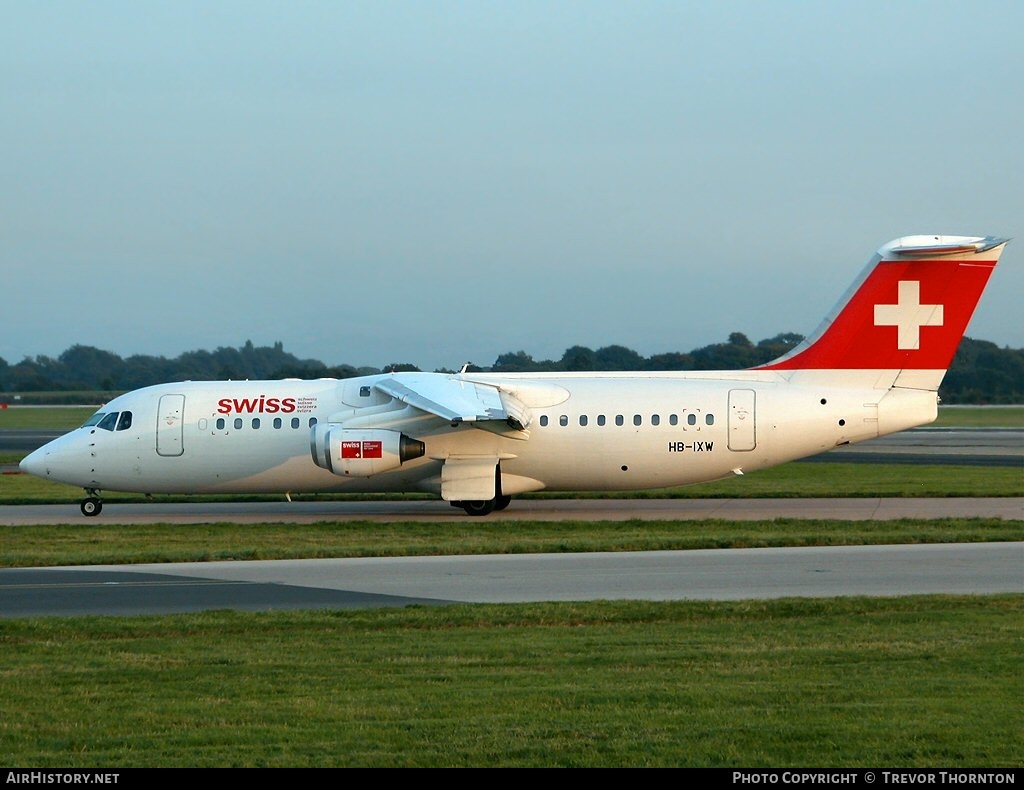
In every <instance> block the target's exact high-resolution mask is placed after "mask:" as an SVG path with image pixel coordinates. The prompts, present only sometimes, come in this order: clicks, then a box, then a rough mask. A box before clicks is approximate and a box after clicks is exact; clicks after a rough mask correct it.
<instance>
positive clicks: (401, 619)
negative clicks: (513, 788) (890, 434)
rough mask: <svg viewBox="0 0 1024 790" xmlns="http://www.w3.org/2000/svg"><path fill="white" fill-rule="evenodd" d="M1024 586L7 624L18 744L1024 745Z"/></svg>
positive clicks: (323, 749)
mask: <svg viewBox="0 0 1024 790" xmlns="http://www.w3.org/2000/svg"><path fill="white" fill-rule="evenodd" d="M1022 641H1024V596H984V597H969V596H963V597H945V596H927V597H910V598H896V599H856V598H851V599H833V600H828V599H826V600H778V601H768V602H764V601H759V602H720V603H694V602H652V603H648V602H603V603H551V604H522V605H480V606H450V607H427V608H421V607H409V608H404V609H370V610H362V611H318V612H275V613H256V614H254V613H238V612H223V611H218V612H209V613H205V614H193V615H178V616H171V617H132V618H80V619H63V618H52V619H50V618H48V619H25V620H5V621H0V644H3V646H4V648H5V651H4V653H5V659H4V668H3V672H0V698H2V699H3V700H4V716H3V717H2V719H0V762H3V763H4V764H5V765H14V766H19V767H23V768H35V767H53V766H61V767H66V768H83V767H97V766H99V767H104V768H108V769H109V768H116V767H125V768H127V767H147V768H154V767H185V766H188V767H211V766H216V767H226V766H247V767H264V766H286V767H329V766H352V767H453V766H456V767H457V766H465V767H554V766H564V767H640V766H647V767H682V766H711V767H723V766H725V767H728V766H736V767H745V768H752V767H776V768H781V767H809V768H821V767H823V766H827V767H831V768H841V767H878V766H884V767H886V768H890V767H891V768H899V767H908V768H910V767H934V766H942V767H944V768H946V767H949V768H957V767H964V768H975V769H976V768H983V767H993V768H996V767H998V768H1011V767H1019V766H1022V765H1024V757H1022V755H1024V750H1022V749H1021V746H1022V742H1021V734H1020V722H1021V720H1022V717H1024V681H1022V675H1021V673H1020V646H1021V643H1022Z"/></svg>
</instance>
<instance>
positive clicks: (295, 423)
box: [292, 417, 299, 428]
mask: <svg viewBox="0 0 1024 790" xmlns="http://www.w3.org/2000/svg"><path fill="white" fill-rule="evenodd" d="M292 427H293V428H298V427H299V418H298V417H292Z"/></svg>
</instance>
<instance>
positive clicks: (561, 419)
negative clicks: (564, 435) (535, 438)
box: [558, 414, 569, 425]
mask: <svg viewBox="0 0 1024 790" xmlns="http://www.w3.org/2000/svg"><path fill="white" fill-rule="evenodd" d="M558 424H559V425H568V424H569V418H568V417H566V416H565V415H564V414H563V415H562V416H561V417H559V418H558Z"/></svg>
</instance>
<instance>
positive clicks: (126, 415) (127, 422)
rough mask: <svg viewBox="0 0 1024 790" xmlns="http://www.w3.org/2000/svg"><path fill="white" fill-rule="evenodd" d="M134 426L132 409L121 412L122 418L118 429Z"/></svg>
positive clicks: (122, 429) (118, 423) (124, 429)
mask: <svg viewBox="0 0 1024 790" xmlns="http://www.w3.org/2000/svg"><path fill="white" fill-rule="evenodd" d="M131 427H132V413H131V412H130V411H123V412H121V419H120V420H118V421H117V430H119V431H127V430H128V429H129V428H131Z"/></svg>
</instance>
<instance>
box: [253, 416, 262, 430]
mask: <svg viewBox="0 0 1024 790" xmlns="http://www.w3.org/2000/svg"><path fill="white" fill-rule="evenodd" d="M252 427H253V428H259V427H260V418H259V417H253V418H252Z"/></svg>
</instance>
